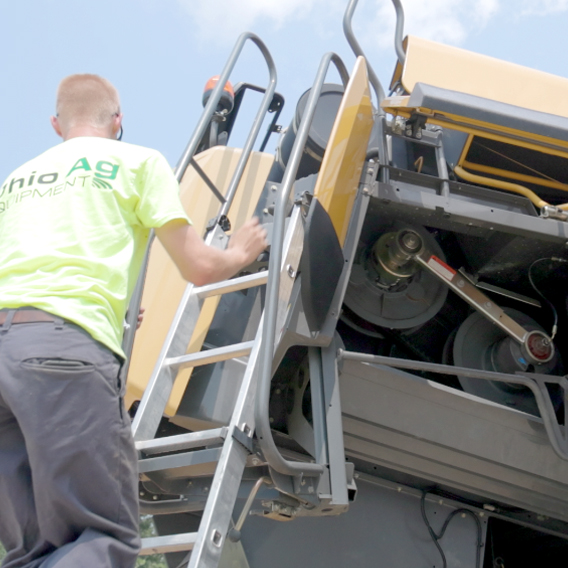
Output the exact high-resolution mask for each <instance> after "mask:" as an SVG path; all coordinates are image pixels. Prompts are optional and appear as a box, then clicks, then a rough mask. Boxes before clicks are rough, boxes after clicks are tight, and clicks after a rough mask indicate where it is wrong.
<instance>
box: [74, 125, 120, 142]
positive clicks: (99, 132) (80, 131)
mask: <svg viewBox="0 0 568 568" xmlns="http://www.w3.org/2000/svg"><path fill="white" fill-rule="evenodd" d="M82 136H92V137H95V138H113V136H112V132H111V129H110V128H98V127H96V126H90V125H79V126H72V127H71V128H69V130H68V131H67V132H66V133H65V136H64V137H63V139H64V140H70V139H71V138H80V137H82Z"/></svg>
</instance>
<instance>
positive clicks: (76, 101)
mask: <svg viewBox="0 0 568 568" xmlns="http://www.w3.org/2000/svg"><path fill="white" fill-rule="evenodd" d="M56 112H57V116H58V117H59V120H60V121H64V122H66V123H67V124H68V126H75V125H77V124H90V125H92V126H97V127H103V126H107V125H108V124H109V122H110V121H111V120H112V117H113V116H114V115H115V114H117V113H120V99H119V96H118V91H117V90H116V89H115V88H114V86H113V85H112V83H110V81H107V80H106V79H104V78H103V77H99V76H98V75H91V74H89V73H84V74H77V75H69V76H68V77H65V79H63V80H62V81H61V83H59V88H58V89H57V103H56Z"/></svg>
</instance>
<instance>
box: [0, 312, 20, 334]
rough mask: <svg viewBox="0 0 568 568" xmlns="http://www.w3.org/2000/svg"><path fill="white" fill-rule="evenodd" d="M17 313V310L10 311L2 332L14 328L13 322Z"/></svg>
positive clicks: (1, 328)
mask: <svg viewBox="0 0 568 568" xmlns="http://www.w3.org/2000/svg"><path fill="white" fill-rule="evenodd" d="M15 313H16V310H8V313H7V314H6V319H5V320H4V323H3V324H2V327H0V331H8V330H9V329H10V327H12V320H13V319H14V314H15Z"/></svg>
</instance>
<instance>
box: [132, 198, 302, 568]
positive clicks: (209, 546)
mask: <svg viewBox="0 0 568 568" xmlns="http://www.w3.org/2000/svg"><path fill="white" fill-rule="evenodd" d="M302 237H303V232H302V220H301V216H300V212H299V208H296V211H295V212H294V213H293V214H292V217H291V219H290V222H289V228H288V231H287V236H286V239H285V243H284V261H283V263H282V266H283V268H282V280H283V285H282V286H281V288H280V295H279V304H280V305H281V306H286V304H287V303H288V299H289V295H290V292H291V289H292V286H291V284H290V283H289V282H286V279H288V281H290V282H291V281H292V280H293V279H292V274H293V271H291V270H290V267H296V269H297V266H298V263H299V259H300V256H301V249H302V247H301V239H302ZM211 238H212V239H213V240H214V239H215V235H214V234H213V235H212V237H211ZM267 280H268V272H267V271H264V272H259V273H257V274H253V275H250V276H244V277H241V278H236V279H234V280H228V281H223V282H219V283H216V284H211V285H207V286H202V287H193V286H190V287H188V292H187V294H186V297H185V298H184V300H183V303H185V304H186V306H185V309H184V310H183V311H184V314H183V316H184V317H182V318H180V319H179V321H177V322H175V323H177V324H178V325H177V326H178V329H179V327H182V326H183V327H184V329H183V331H182V332H181V333H178V334H176V335H175V337H171V339H170V342H169V346H167V347H165V349H164V352H163V356H162V357H160V362H159V366H160V369H159V372H158V374H157V376H156V380H155V381H152V384H151V385H150V387H149V388H148V389H147V390H146V393H145V396H144V399H146V400H144V399H143V401H142V403H141V405H140V407H139V409H138V412H137V414H136V418H135V421H134V424H133V430H134V433H135V439H136V440H137V442H136V448H137V450H138V451H139V452H140V453H141V454H142V456H143V457H142V459H141V460H140V462H139V471H140V473H146V472H151V471H156V470H163V469H168V468H175V467H183V466H187V465H194V464H196V463H200V462H201V461H203V462H210V461H217V462H218V464H217V468H216V470H215V475H214V478H213V483H212V485H211V488H210V491H209V495H208V498H207V502H206V505H205V509H204V511H203V516H202V519H201V523H200V529H199V531H198V532H196V533H184V534H178V535H170V536H161V537H154V538H151V539H145V541H144V542H143V550H142V554H152V553H156V552H162V553H165V552H179V551H183V550H192V551H193V552H192V554H191V559H190V564H189V566H190V567H194V566H195V567H197V566H199V567H205V566H207V567H209V566H211V567H213V566H217V565H218V563H219V560H220V556H221V552H222V548H223V545H224V542H225V535H226V534H227V532H228V530H229V524H230V521H231V516H232V512H233V507H234V504H235V500H236V498H237V493H238V490H239V487H240V483H241V479H242V474H243V471H244V468H245V465H246V462H247V457H248V456H249V455H250V454H251V453H252V436H253V433H254V400H255V389H256V378H257V374H258V373H257V371H258V362H259V354H260V350H261V348H262V327H263V317H261V321H260V325H259V327H258V331H257V334H256V337H255V339H254V340H253V341H248V342H243V343H238V344H235V345H230V346H225V347H220V348H216V349H210V350H207V351H202V352H199V353H192V354H189V355H185V354H183V355H179V353H180V349H181V351H182V352H184V350H185V347H186V345H187V342H184V341H183V340H182V341H180V339H179V338H180V337H181V336H184V337H187V336H188V335H191V333H192V331H193V327H194V325H195V322H196V321H197V315H198V313H199V309H200V307H201V305H202V304H203V302H204V300H205V298H207V297H209V296H213V295H221V294H226V293H229V292H233V291H236V290H244V289H247V288H251V287H254V286H260V285H263V284H266V282H267ZM284 317H285V310H281V311H280V314H279V317H278V321H280V322H282V321H283V319H284ZM184 322H188V324H187V325H184ZM243 356H248V362H247V365H246V370H245V373H244V377H243V379H242V383H241V387H240V390H239V395H238V397H237V400H236V403H235V409H234V412H233V415H232V417H231V420H230V422H229V424H228V425H227V426H225V427H222V428H216V429H212V430H205V431H201V432H193V433H188V434H181V435H177V436H169V437H166V438H156V439H149V438H148V436H147V434H148V433H149V429H148V424H149V422H150V421H152V422H154V420H152V418H151V416H152V413H153V412H155V409H156V408H158V406H157V405H155V404H151V403H155V402H156V400H157V399H160V400H161V401H163V404H164V405H165V402H166V400H167V398H168V394H169V392H168V391H169V390H170V389H168V388H165V387H166V386H167V385H172V384H173V382H172V381H173V378H175V376H176V374H177V372H178V371H179V370H180V369H182V368H184V367H190V366H198V365H204V364H208V363H214V362H218V361H224V360H228V359H234V358H237V357H243ZM143 405H144V406H143ZM141 410H142V412H144V411H145V413H144V414H139V413H140V412H141ZM139 416H140V418H139ZM221 444H222V445H221ZM207 446H214V447H213V448H208V447H207ZM195 448H198V449H195ZM172 451H176V452H178V453H176V454H173V455H165V456H163V455H161V454H165V453H169V452H172ZM180 452H182V453H180Z"/></svg>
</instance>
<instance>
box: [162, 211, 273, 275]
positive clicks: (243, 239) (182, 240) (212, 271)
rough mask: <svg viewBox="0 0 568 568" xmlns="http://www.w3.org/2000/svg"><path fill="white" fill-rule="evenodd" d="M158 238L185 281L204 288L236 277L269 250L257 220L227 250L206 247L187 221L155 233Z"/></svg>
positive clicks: (173, 223)
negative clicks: (264, 251)
mask: <svg viewBox="0 0 568 568" xmlns="http://www.w3.org/2000/svg"><path fill="white" fill-rule="evenodd" d="M156 236H157V237H158V239H159V240H160V242H161V243H162V245H163V247H164V248H165V249H166V251H167V253H168V254H169V255H170V257H171V259H172V260H173V261H174V263H175V265H176V266H177V268H178V270H179V271H180V273H181V275H182V276H183V278H185V280H187V281H188V282H193V284H195V285H197V286H204V285H205V284H210V283H212V282H218V281H219V280H226V279H228V278H230V277H231V276H234V275H235V274H236V273H238V272H239V271H240V270H242V269H243V268H244V267H245V266H248V265H249V264H250V263H251V262H253V261H254V260H255V259H256V258H257V257H258V255H259V254H260V253H261V252H262V251H263V250H264V249H265V248H266V246H267V242H266V230H265V229H264V227H262V225H260V223H259V221H258V219H257V218H253V219H251V220H250V221H247V222H246V223H245V224H244V225H243V226H242V227H241V228H240V229H238V230H237V231H235V233H234V234H233V236H232V237H231V239H230V240H229V244H228V246H227V248H226V249H225V250H220V249H217V248H215V247H210V246H207V245H206V244H205V242H204V241H203V239H202V238H201V237H200V236H199V234H198V233H197V231H196V230H195V229H194V228H193V227H192V226H191V225H188V223H187V221H185V220H182V219H177V220H174V221H170V222H169V223H166V224H165V225H164V226H163V227H159V228H157V229H156Z"/></svg>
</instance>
